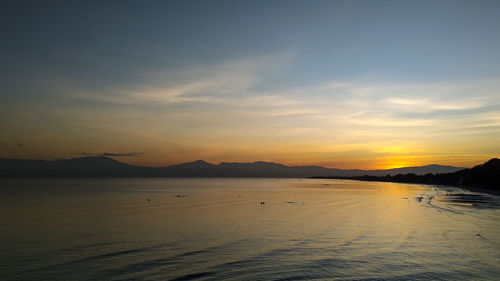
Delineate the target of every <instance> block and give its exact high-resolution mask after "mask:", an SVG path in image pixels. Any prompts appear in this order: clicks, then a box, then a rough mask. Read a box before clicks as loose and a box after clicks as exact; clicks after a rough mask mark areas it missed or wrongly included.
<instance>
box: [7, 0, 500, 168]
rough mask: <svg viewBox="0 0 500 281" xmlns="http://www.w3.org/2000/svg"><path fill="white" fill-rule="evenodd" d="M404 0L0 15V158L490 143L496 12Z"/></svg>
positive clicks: (461, 158) (339, 163)
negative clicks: (7, 26) (1, 22)
mask: <svg viewBox="0 0 500 281" xmlns="http://www.w3.org/2000/svg"><path fill="white" fill-rule="evenodd" d="M395 3H397V2H395ZM296 4H297V3H296ZM413 4H416V3H413ZM413 4H410V3H406V4H403V3H398V4H397V5H396V4H394V5H387V6H384V5H380V6H379V5H378V4H376V2H372V3H364V4H361V3H359V2H351V1H348V2H317V3H314V4H311V5H309V6H307V8H305V7H300V8H299V7H298V6H297V5H295V4H293V5H290V6H289V7H288V8H286V9H281V8H280V9H277V8H276V9H274V8H271V9H267V8H263V7H261V8H262V9H256V10H255V11H261V12H260V13H259V14H258V15H257V14H253V12H251V11H253V10H250V12H249V11H247V10H246V9H245V8H244V7H240V6H238V5H236V4H235V5H227V6H226V5H223V6H224V7H216V5H215V6H211V5H209V4H208V3H207V4H206V5H199V6H189V5H183V4H180V3H177V4H175V5H171V6H169V5H168V4H167V3H165V4H164V5H159V7H155V8H154V9H149V10H148V11H150V13H149V14H148V16H144V17H143V16H141V15H139V14H137V15H135V16H136V18H134V19H133V20H129V16H130V15H131V14H134V13H133V12H132V11H133V10H134V9H132V10H131V7H129V6H128V5H123V6H121V7H118V8H117V7H114V6H112V5H109V6H107V5H103V7H101V8H102V9H100V10H99V11H94V10H92V12H90V10H89V9H91V8H90V6H86V5H85V4H84V2H81V3H78V4H77V3H74V5H75V7H73V8H71V11H67V13H69V14H71V13H74V11H77V10H78V11H80V12H78V13H81V14H82V15H83V14H87V13H91V14H92V15H94V17H93V18H92V19H85V18H84V17H83V18H78V19H76V18H74V17H71V16H68V17H66V16H63V15H66V14H67V13H65V12H64V11H60V12H59V13H56V14H55V15H54V16H51V17H48V16H47V18H46V16H44V15H46V14H45V13H43V12H40V13H39V14H37V15H39V18H33V19H32V20H31V21H28V22H23V24H17V22H19V21H21V19H22V18H23V17H22V16H18V17H15V16H6V18H7V19H8V20H9V21H11V22H13V23H12V25H11V26H16V28H14V29H11V30H9V31H7V32H4V36H3V37H4V40H5V42H10V44H3V46H2V47H1V48H2V52H1V56H2V68H3V73H6V75H2V78H1V79H2V81H1V83H0V85H1V86H0V87H1V92H2V96H1V103H0V108H1V117H2V118H1V120H0V137H1V141H0V157H2V158H24V159H26V158H29V159H59V158H74V157H82V156H86V155H87V156H88V155H101V154H105V155H110V156H111V157H115V158H116V159H119V160H120V161H123V162H126V163H131V164H137V165H147V166H164V165H169V164H176V163H182V162H187V161H193V160H197V159H204V160H206V161H208V162H213V163H219V162H223V161H229V162H232V161H239V162H252V161H260V160H263V161H273V162H280V163H283V164H287V165H323V166H327V167H332V168H364V169H376V168H395V167H402V166H407V165H426V164H433V163H435V164H446V165H456V166H464V167H470V166H473V165H476V164H478V163H481V162H483V161H486V160H487V159H490V158H492V157H496V156H498V155H499V153H500V142H499V141H498V140H499V139H500V103H499V101H500V92H499V90H498V89H500V78H499V77H500V67H499V66H500V63H498V62H499V60H500V55H499V52H498V51H497V50H498V49H500V39H499V36H498V28H497V27H498V26H499V25H500V23H499V22H498V17H497V14H496V13H493V12H492V11H493V10H494V9H488V8H487V7H486V6H485V7H482V6H481V7H479V6H477V7H476V6H475V7H474V9H481V11H482V13H481V17H480V18H479V16H478V15H479V14H480V13H468V12H464V11H470V10H474V9H472V8H470V7H469V8H466V7H461V6H460V5H453V4H451V3H449V4H443V5H442V6H439V7H435V8H433V9H424V10H419V12H418V13H419V14H418V15H417V14H415V12H414V11H415V9H416V7H412V6H413ZM256 5H257V6H259V5H260V4H256ZM471 5H472V3H471ZM35 6H36V5H34V6H33V7H30V8H29V9H33V10H37V9H38V10H37V11H40V9H41V10H42V11H44V10H47V15H48V13H49V11H52V10H50V9H51V8H50V7H48V6H47V7H45V6H40V7H38V6H37V7H35ZM243 6H245V5H243ZM299 6H300V5H299ZM417 6H418V5H417ZM465 6H468V5H465ZM59 8H60V9H63V10H64V9H66V8H67V7H66V8H64V7H59ZM145 9H146V8H145ZM219 9H227V11H226V12H225V13H223V15H219V14H218V11H219ZM304 9H305V10H304ZM6 10H8V7H7V8H6ZM111 11H112V12H111ZM153 11H154V12H153ZM24 12H26V13H28V12H29V11H25V10H22V9H20V10H18V8H15V7H12V9H11V11H10V12H9V14H10V15H15V14H16V13H17V14H22V13H24ZM52 12H54V11H52ZM255 13H257V12H255ZM303 13H305V14H303ZM377 13H381V14H384V13H390V14H391V15H397V16H394V17H380V16H374V15H375V14H377ZM464 13H465V14H464ZM110 15H111V18H109V16H110ZM238 15H239V16H238ZM243 15H245V16H243ZM305 15H307V16H305ZM302 16H304V17H306V18H304V19H303V20H304V21H299V22H300V24H298V23H297V21H295V19H296V18H302ZM139 18H140V20H139ZM254 18H259V21H258V22H255V21H254V20H253V19H254ZM422 18H425V19H426V20H425V21H422V20H421V19H422ZM488 18H489V21H488V20H485V19H488ZM359 19H362V20H361V22H362V24H360V22H359V21H360V20H359ZM457 21H458V22H459V23H460V24H457ZM118 22H119V23H120V26H119V28H118V26H115V24H114V23H118ZM138 22H140V23H141V24H140V26H141V28H138V25H137V24H138ZM186 22H191V24H189V25H188V24H185V23H186ZM495 23H497V24H495ZM54 26H56V27H54ZM270 26H272V28H270ZM436 26H439V28H436ZM66 27H67V28H70V30H71V31H69V30H67V28H66ZM54 28H55V29H56V30H59V31H57V32H52V31H53V30H54ZM142 28H143V29H144V30H147V32H144V31H143V29H142ZM90 30H92V31H90ZM20 34H21V35H23V36H20ZM55 34H57V36H56V35H55ZM181 34H182V36H181ZM389 35H390V36H389ZM19 38H31V39H30V40H32V41H33V42H30V43H26V42H24V41H22V40H21V39H19ZM380 38H383V39H380ZM15 46H17V47H15ZM33 46H37V48H38V49H36V50H35V49H33V48H34V47H33ZM479 46H481V47H479ZM450 50H453V51H450ZM40 68H43V71H42V70H40ZM113 155H114V156H113ZM120 155H121V156H120ZM118 157H119V158H118Z"/></svg>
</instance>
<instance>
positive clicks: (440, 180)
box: [313, 158, 500, 192]
mask: <svg viewBox="0 0 500 281" xmlns="http://www.w3.org/2000/svg"><path fill="white" fill-rule="evenodd" d="M313 178H335V179H353V180H363V181H386V182H404V183H422V184H438V185H449V186H458V187H466V188H470V189H485V190H492V191H497V192H500V159H498V158H493V159H491V160H489V161H487V162H485V163H484V164H481V165H477V166H474V167H473V168H471V169H463V170H459V171H456V172H451V173H438V174H432V173H428V174H425V175H418V174H415V173H406V174H397V175H386V176H374V175H368V174H366V175H363V176H332V177H321V176H320V177H313Z"/></svg>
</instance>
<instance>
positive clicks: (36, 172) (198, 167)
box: [0, 156, 463, 178]
mask: <svg viewBox="0 0 500 281" xmlns="http://www.w3.org/2000/svg"><path fill="white" fill-rule="evenodd" d="M462 169H463V168H459V167H453V166H441V165H428V166H421V167H406V168H398V169H388V170H343V169H330V168H325V167H321V166H285V165H282V164H279V163H273V162H263V161H258V162H253V163H235V162H232V163H229V162H222V163H220V164H218V165H216V164H211V163H207V162H205V161H203V160H197V161H194V162H188V163H183V164H178V165H173V166H167V167H141V166H133V165H128V164H125V163H122V162H119V161H117V160H114V159H112V158H108V157H104V156H92V157H83V158H73V159H67V160H54V161H45V160H20V159H0V177H282V178H285V177H287V178H293V177H310V176H324V177H325V176H329V177H333V176H343V177H354V176H363V175H370V176H385V175H397V174H404V173H414V174H416V175H424V174H427V173H452V172H456V171H459V170H462Z"/></svg>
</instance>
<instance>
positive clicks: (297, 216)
mask: <svg viewBox="0 0 500 281" xmlns="http://www.w3.org/2000/svg"><path fill="white" fill-rule="evenodd" d="M6 186H7V187H6V188H4V189H3V191H2V192H3V193H2V195H3V196H2V197H1V199H0V200H1V203H2V204H1V205H0V210H1V212H2V216H1V221H0V223H1V224H0V230H1V232H0V233H1V237H0V238H2V239H1V242H0V246H1V247H2V249H3V250H4V251H3V252H4V256H8V257H9V259H4V260H3V262H5V263H4V264H7V265H8V266H9V270H8V273H9V274H11V275H10V276H18V277H19V276H20V277H23V278H25V279H31V278H34V279H36V278H35V277H40V278H42V277H43V278H45V279H47V278H48V279H58V278H60V277H61V276H71V277H72V278H71V279H73V280H79V279H80V280H82V279H110V278H108V277H112V278H111V279H113V278H117V279H123V278H138V279H153V280H155V279H156V280H162V279H169V278H177V277H183V276H184V277H186V276H189V275H190V274H193V273H200V274H208V275H207V276H211V277H213V278H216V279H235V277H239V278H242V279H247V280H248V279H275V278H278V277H280V278H294V277H297V276H302V277H304V278H307V279H309V278H334V279H335V278H337V279H349V278H355V279H356V278H365V277H371V278H389V277H390V278H396V279H397V278H403V277H405V276H406V277H405V278H411V276H418V274H424V275H425V274H427V275H426V276H428V277H434V278H438V279H439V278H441V279H454V278H459V277H464V276H468V275H467V274H465V273H464V269H465V268H466V269H467V271H468V272H469V273H471V274H472V275H471V276H472V277H473V276H480V277H481V276H482V277H483V278H486V279H488V278H489V277H491V276H493V275H495V274H497V273H500V269H499V263H500V257H499V255H498V253H499V252H500V251H499V250H500V248H499V245H500V243H499V242H500V223H499V219H498V209H484V210H482V209H471V208H470V207H468V206H461V205H457V204H455V205H453V206H450V205H448V203H446V202H444V203H443V202H439V201H438V200H436V198H437V197H436V192H437V191H436V190H435V189H433V188H428V187H425V186H421V185H411V184H395V183H379V182H357V181H348V180H324V179H114V180H105V179H102V180H90V179H86V180H69V181H61V180H47V181H45V182H44V184H43V185H42V184H41V183H37V182H30V181H26V182H24V183H20V182H14V183H13V182H10V183H8V184H7V185H6ZM9 186H10V187H9ZM21 187H22V188H21ZM23 188H24V189H23ZM23 190H24V191H23ZM419 198H420V199H419ZM261 202H264V204H261ZM27 260H29V262H28V261H27ZM68 262H69V263H68ZM486 268H487V269H488V270H485V269H486ZM82 269H89V271H85V270H82ZM106 274H111V276H109V275H106ZM415 274H416V275H415ZM464 274H465V275H464ZM471 276H469V277H471ZM21 279H22V278H21ZM431 279H432V278H431Z"/></svg>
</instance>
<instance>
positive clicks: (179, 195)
mask: <svg viewBox="0 0 500 281" xmlns="http://www.w3.org/2000/svg"><path fill="white" fill-rule="evenodd" d="M175 197H187V195H181V194H177V195H175Z"/></svg>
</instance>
